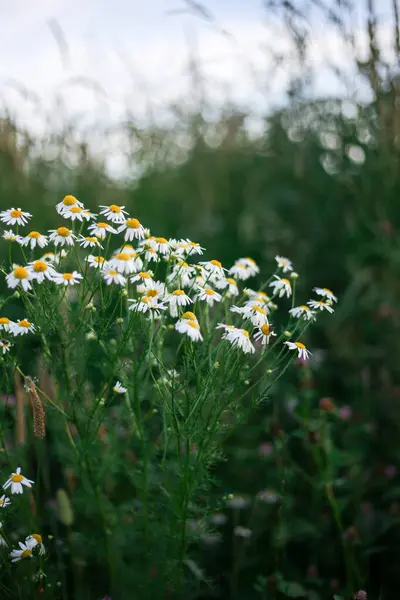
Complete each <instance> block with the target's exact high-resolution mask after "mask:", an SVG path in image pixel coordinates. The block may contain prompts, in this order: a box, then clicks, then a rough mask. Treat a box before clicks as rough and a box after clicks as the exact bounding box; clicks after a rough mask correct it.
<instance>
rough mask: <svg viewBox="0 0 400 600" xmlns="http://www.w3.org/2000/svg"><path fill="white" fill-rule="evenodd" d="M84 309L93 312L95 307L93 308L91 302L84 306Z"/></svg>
mask: <svg viewBox="0 0 400 600" xmlns="http://www.w3.org/2000/svg"><path fill="white" fill-rule="evenodd" d="M85 309H86V310H93V311H95V310H96V308H95V306H94V304H93V302H89V303H88V304H86V306H85Z"/></svg>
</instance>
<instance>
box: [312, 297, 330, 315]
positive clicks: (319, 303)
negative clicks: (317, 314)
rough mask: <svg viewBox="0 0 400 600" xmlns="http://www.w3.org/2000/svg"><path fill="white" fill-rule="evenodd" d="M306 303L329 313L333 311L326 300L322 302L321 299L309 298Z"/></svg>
mask: <svg viewBox="0 0 400 600" xmlns="http://www.w3.org/2000/svg"><path fill="white" fill-rule="evenodd" d="M307 304H308V305H309V306H311V308H314V309H315V310H327V311H328V312H329V313H333V312H335V311H334V310H333V308H332V306H331V305H330V304H328V302H323V301H322V300H310V301H309V302H307Z"/></svg>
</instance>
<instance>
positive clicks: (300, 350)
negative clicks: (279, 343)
mask: <svg viewBox="0 0 400 600" xmlns="http://www.w3.org/2000/svg"><path fill="white" fill-rule="evenodd" d="M283 343H284V344H286V346H287V347H288V348H289V350H297V355H298V357H299V358H302V359H303V360H308V359H309V358H310V356H311V352H310V351H309V350H307V348H306V346H305V345H304V344H303V343H302V342H283Z"/></svg>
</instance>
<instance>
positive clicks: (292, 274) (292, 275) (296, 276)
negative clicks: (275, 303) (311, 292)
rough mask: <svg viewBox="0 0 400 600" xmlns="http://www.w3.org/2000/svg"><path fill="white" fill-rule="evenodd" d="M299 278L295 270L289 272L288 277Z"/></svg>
mask: <svg viewBox="0 0 400 600" xmlns="http://www.w3.org/2000/svg"><path fill="white" fill-rule="evenodd" d="M298 278H299V274H298V273H296V271H293V272H292V273H290V279H294V280H296V279H298Z"/></svg>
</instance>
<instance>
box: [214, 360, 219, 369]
mask: <svg viewBox="0 0 400 600" xmlns="http://www.w3.org/2000/svg"><path fill="white" fill-rule="evenodd" d="M219 366H220V365H219V360H216V361H215V363H214V368H215V369H219Z"/></svg>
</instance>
